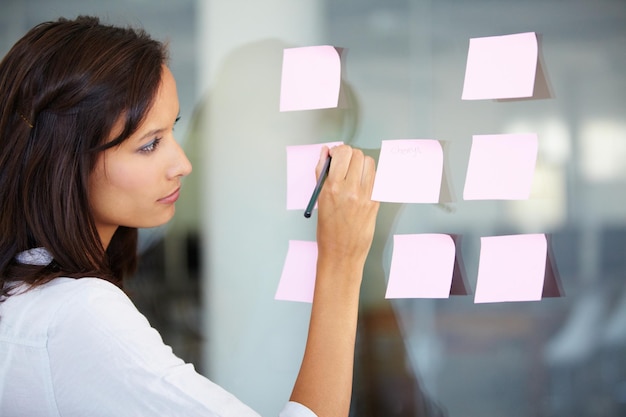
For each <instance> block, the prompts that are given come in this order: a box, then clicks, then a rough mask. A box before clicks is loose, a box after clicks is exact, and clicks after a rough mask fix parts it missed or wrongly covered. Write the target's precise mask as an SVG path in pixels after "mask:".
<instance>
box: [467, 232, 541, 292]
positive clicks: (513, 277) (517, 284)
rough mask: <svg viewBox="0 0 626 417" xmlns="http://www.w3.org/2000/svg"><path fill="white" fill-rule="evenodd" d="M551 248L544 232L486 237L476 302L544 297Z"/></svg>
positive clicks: (481, 258) (481, 254) (481, 241)
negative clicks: (548, 255)
mask: <svg viewBox="0 0 626 417" xmlns="http://www.w3.org/2000/svg"><path fill="white" fill-rule="evenodd" d="M547 251H548V243H547V239H546V236H545V235H543V234H526V235H509V236H489V237H482V238H481V239H480V259H479V263H478V278H477V281H476V295H475V297H474V302H475V303H494V302H507V301H536V300H540V299H541V294H542V291H543V281H544V277H545V271H546V259H547Z"/></svg>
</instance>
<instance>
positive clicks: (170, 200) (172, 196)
mask: <svg viewBox="0 0 626 417" xmlns="http://www.w3.org/2000/svg"><path fill="white" fill-rule="evenodd" d="M178 197H180V187H178V188H177V189H176V190H174V192H173V193H171V194H169V195H167V196H165V197H163V198H160V199H159V200H158V201H159V203H163V204H173V203H175V202H176V200H178Z"/></svg>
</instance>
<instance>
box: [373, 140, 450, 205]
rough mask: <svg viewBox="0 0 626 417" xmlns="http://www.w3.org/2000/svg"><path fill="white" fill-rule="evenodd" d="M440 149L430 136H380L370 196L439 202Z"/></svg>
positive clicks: (377, 198) (441, 169)
mask: <svg viewBox="0 0 626 417" xmlns="http://www.w3.org/2000/svg"><path fill="white" fill-rule="evenodd" d="M442 176H443V149H442V147H441V144H440V143H439V141H436V140H432V139H396V140H383V141H382V143H381V148H380V156H379V159H378V167H377V170H376V178H375V179H374V189H373V190H372V200H375V201H384V202H389V203H438V202H439V191H440V189H441V178H442Z"/></svg>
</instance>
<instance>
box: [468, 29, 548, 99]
mask: <svg viewBox="0 0 626 417" xmlns="http://www.w3.org/2000/svg"><path fill="white" fill-rule="evenodd" d="M537 59H538V45H537V35H536V34H535V33H534V32H528V33H518V34H513V35H504V36H491V37H484V38H472V39H470V42H469V50H468V54H467V65H466V68H465V80H464V83H463V94H462V99H463V100H485V99H507V98H521V97H532V95H533V91H534V86H535V76H536V72H537Z"/></svg>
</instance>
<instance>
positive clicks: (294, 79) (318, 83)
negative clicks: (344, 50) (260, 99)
mask: <svg viewBox="0 0 626 417" xmlns="http://www.w3.org/2000/svg"><path fill="white" fill-rule="evenodd" d="M340 88H341V54H340V49H338V48H335V47H334V46H329V45H321V46H307V47H302V48H288V49H285V50H284V51H283V67H282V77H281V89H280V111H294V110H312V109H327V108H334V107H337V106H338V105H339V91H340Z"/></svg>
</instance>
